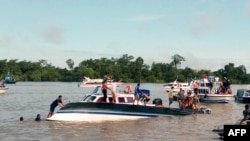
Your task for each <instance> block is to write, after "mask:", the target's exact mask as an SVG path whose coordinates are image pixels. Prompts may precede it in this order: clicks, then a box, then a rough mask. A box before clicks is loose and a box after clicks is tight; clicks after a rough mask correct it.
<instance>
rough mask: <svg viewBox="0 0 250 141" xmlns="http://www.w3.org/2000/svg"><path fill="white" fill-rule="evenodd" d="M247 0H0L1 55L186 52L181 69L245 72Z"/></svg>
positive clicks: (160, 56) (55, 60)
mask: <svg viewBox="0 0 250 141" xmlns="http://www.w3.org/2000/svg"><path fill="white" fill-rule="evenodd" d="M249 38H250V0H240V1H237V0H0V60H3V59H7V60H10V59H18V61H24V60H26V61H34V62H37V61H39V60H47V61H48V63H51V64H52V65H53V66H56V67H61V68H65V67H67V63H66V61H67V60H68V59H72V60H73V61H74V62H75V66H78V65H79V63H80V62H81V61H84V60H87V59H100V58H103V57H105V58H108V59H111V58H112V57H113V58H121V57H122V55H124V54H128V55H130V56H134V57H135V58H137V57H142V58H143V60H144V63H145V64H147V65H152V63H153V62H155V63H170V62H171V61H172V59H171V57H172V56H173V55H174V54H179V55H181V56H182V57H184V58H185V61H184V62H182V64H181V68H185V67H189V68H192V69H197V70H200V69H208V70H212V71H216V70H218V69H221V68H224V66H225V65H227V64H229V63H234V65H235V67H238V66H240V65H244V66H245V67H246V69H247V72H248V73H249V72H250V63H249V60H250V55H249V53H250V40H249Z"/></svg>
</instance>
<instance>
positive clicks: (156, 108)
mask: <svg viewBox="0 0 250 141" xmlns="http://www.w3.org/2000/svg"><path fill="white" fill-rule="evenodd" d="M100 90H101V87H100V86H97V87H96V88H95V89H94V91H93V92H92V93H91V94H87V95H86V96H85V97H84V99H83V100H82V101H79V102H71V103H68V104H66V105H65V106H64V107H62V108H61V109H60V110H58V111H57V112H56V113H55V114H54V115H53V116H52V117H50V118H47V120H54V121H87V122H101V121H107V120H109V121H120V120H134V119H140V118H152V117H158V116H181V115H182V116H183V115H191V114H192V109H179V108H167V107H164V106H163V104H162V100H161V99H159V98H156V99H154V100H153V101H152V103H147V104H146V105H144V103H143V98H141V100H140V101H139V103H138V105H133V101H134V95H133V94H125V93H117V94H116V98H115V103H112V98H113V96H112V94H111V93H110V94H108V98H107V102H102V98H103V94H102V93H101V92H100ZM142 91H143V92H145V94H147V95H150V91H149V90H142ZM135 104H137V102H135ZM198 113H204V109H203V111H198Z"/></svg>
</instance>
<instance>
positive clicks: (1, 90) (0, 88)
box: [0, 86, 9, 94]
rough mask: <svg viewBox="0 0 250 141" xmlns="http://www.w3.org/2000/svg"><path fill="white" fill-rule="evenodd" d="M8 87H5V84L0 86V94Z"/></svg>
mask: <svg viewBox="0 0 250 141" xmlns="http://www.w3.org/2000/svg"><path fill="white" fill-rule="evenodd" d="M8 89H9V87H7V86H0V94H5V93H6V92H7V90H8Z"/></svg>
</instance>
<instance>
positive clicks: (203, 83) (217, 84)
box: [193, 76, 234, 103]
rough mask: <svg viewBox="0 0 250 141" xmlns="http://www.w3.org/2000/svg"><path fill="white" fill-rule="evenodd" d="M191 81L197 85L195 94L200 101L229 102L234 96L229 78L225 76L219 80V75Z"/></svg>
mask: <svg viewBox="0 0 250 141" xmlns="http://www.w3.org/2000/svg"><path fill="white" fill-rule="evenodd" d="M193 83H198V85H199V86H198V88H197V94H198V96H199V98H200V102H206V103H229V102H230V101H232V99H233V97H234V95H233V94H232V88H231V87H230V83H229V80H228V79H227V78H226V77H224V80H223V81H219V77H214V76H209V77H208V78H204V79H199V80H194V81H193ZM194 91H195V90H194Z"/></svg>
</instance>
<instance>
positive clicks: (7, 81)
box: [4, 72, 16, 84]
mask: <svg viewBox="0 0 250 141" xmlns="http://www.w3.org/2000/svg"><path fill="white" fill-rule="evenodd" d="M4 83H5V84H16V80H15V78H14V76H13V74H10V72H8V73H7V74H5V75H4Z"/></svg>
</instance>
